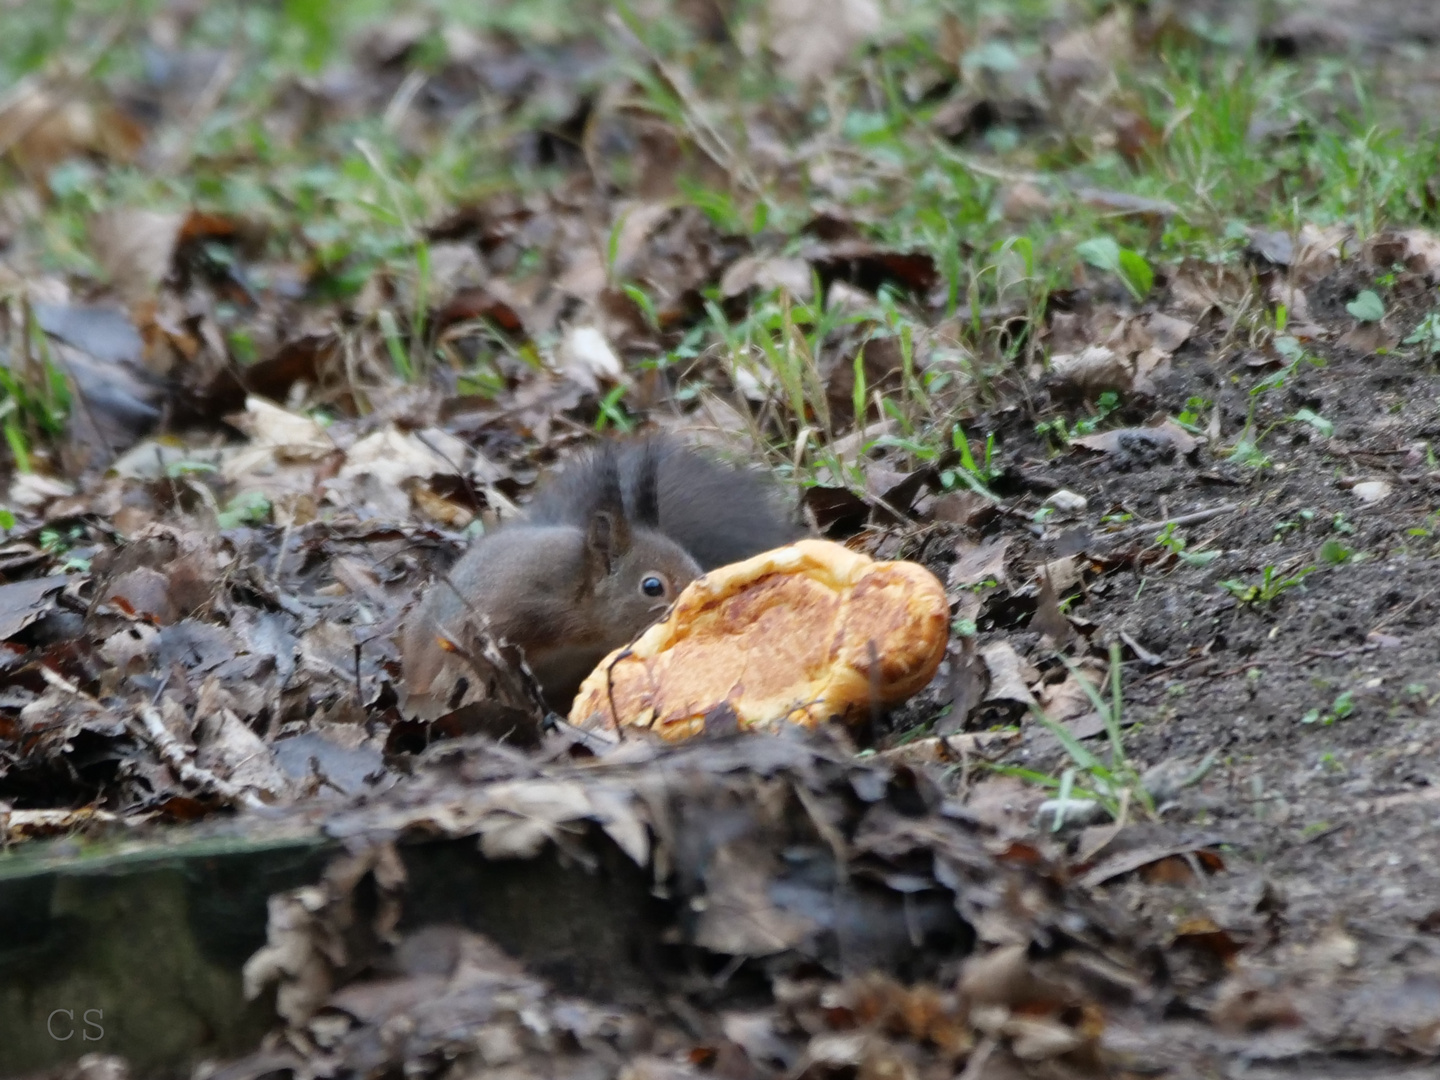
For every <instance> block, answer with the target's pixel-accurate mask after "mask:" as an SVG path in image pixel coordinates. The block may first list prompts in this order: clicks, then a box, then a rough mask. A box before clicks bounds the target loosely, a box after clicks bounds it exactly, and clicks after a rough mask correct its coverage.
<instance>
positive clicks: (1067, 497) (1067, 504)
mask: <svg viewBox="0 0 1440 1080" xmlns="http://www.w3.org/2000/svg"><path fill="white" fill-rule="evenodd" d="M1045 505H1046V506H1053V507H1054V508H1055V511H1056V512H1057V513H1060V514H1067V515H1075V514H1083V513H1084V512H1085V508H1086V507H1087V506H1089V505H1090V502H1089V500H1088V499H1086V498H1085V496H1084V495H1079V494H1076V493H1075V492H1073V491H1069V490H1067V489H1066V488H1061V489H1060V490H1059V491H1056V492H1053V493H1052V494H1051V495H1050V497H1049V498H1047V499H1046V500H1045Z"/></svg>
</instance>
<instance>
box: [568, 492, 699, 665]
mask: <svg viewBox="0 0 1440 1080" xmlns="http://www.w3.org/2000/svg"><path fill="white" fill-rule="evenodd" d="M585 553H586V563H587V569H588V572H587V575H586V576H587V578H588V581H587V590H586V591H587V593H588V595H587V597H585V599H588V600H590V601H591V602H592V603H593V605H594V607H593V610H594V612H595V613H596V616H597V618H598V620H599V621H600V623H601V624H602V625H603V626H604V636H605V638H606V646H607V647H608V648H617V647H619V646H620V645H623V644H624V643H625V642H626V641H629V640H630V639H631V638H632V637H634V636H636V635H637V634H639V633H640V631H642V630H644V629H645V627H647V626H649V625H650V624H651V623H652V622H654V621H655V620H656V619H658V618H659V617H660V616H661V614H663V613H664V611H665V609H666V608H668V607H669V606H670V605H671V604H672V603H674V602H675V598H676V597H677V596H679V595H680V592H681V590H683V589H684V588H685V586H686V585H688V584H690V582H692V581H694V580H695V579H696V578H697V577H699V576H700V566H699V564H698V563H696V562H695V560H694V559H693V558H691V556H690V554H689V553H688V552H686V550H685V549H684V548H682V547H681V546H680V545H679V544H677V543H675V541H673V540H671V539H670V538H669V537H667V536H666V535H665V534H664V533H661V532H659V531H657V530H655V529H651V528H647V527H645V526H642V525H636V524H635V523H633V522H631V521H630V520H628V519H627V518H626V517H624V516H623V515H621V514H615V513H612V512H611V511H609V510H596V511H594V512H593V513H592V514H591V515H590V523H589V526H588V528H587V529H586V533H585Z"/></svg>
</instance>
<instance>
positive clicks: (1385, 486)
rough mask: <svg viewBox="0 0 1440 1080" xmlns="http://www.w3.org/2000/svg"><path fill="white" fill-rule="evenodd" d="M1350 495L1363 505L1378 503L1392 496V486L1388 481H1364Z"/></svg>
mask: <svg viewBox="0 0 1440 1080" xmlns="http://www.w3.org/2000/svg"><path fill="white" fill-rule="evenodd" d="M1350 493H1351V494H1352V495H1354V496H1355V497H1356V498H1357V499H1359V500H1360V501H1361V502H1363V503H1377V502H1379V501H1380V500H1381V499H1383V498H1385V496H1386V495H1389V494H1390V484H1389V482H1388V481H1386V480H1362V481H1360V483H1358V484H1356V485H1355V486H1354V487H1352V488H1351V489H1350Z"/></svg>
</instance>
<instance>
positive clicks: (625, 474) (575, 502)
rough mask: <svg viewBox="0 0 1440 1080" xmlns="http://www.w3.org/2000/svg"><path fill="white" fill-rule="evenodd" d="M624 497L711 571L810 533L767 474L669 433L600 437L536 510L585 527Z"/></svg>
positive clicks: (630, 511) (632, 511) (639, 517)
mask: <svg viewBox="0 0 1440 1080" xmlns="http://www.w3.org/2000/svg"><path fill="white" fill-rule="evenodd" d="M617 503H619V504H620V505H621V506H623V509H624V513H625V515H626V517H627V519H628V520H629V521H630V522H631V523H633V524H635V525H639V526H641V527H645V528H652V529H654V528H658V529H659V530H660V531H661V532H662V533H664V534H665V535H666V536H668V537H670V538H671V539H672V540H674V541H675V542H676V543H678V544H679V545H680V546H681V547H683V548H685V549H686V550H687V551H688V552H689V553H690V554H691V556H692V557H693V558H694V559H695V561H696V562H697V563H699V564H700V567H701V569H703V570H713V569H714V568H715V567H717V566H724V565H726V564H727V563H732V562H738V561H740V560H741V559H747V558H749V557H750V556H751V555H758V554H759V553H760V552H762V551H768V550H769V549H770V548H774V547H780V546H781V545H783V544H788V543H790V542H791V541H793V540H796V539H798V538H799V537H800V536H802V535H803V532H804V531H803V530H802V529H801V528H800V527H799V525H798V523H797V520H796V518H795V515H793V514H788V513H786V512H785V511H784V510H783V509H782V508H781V500H780V496H779V493H778V492H777V491H776V490H775V488H774V486H773V485H772V484H770V483H768V482H767V480H766V479H764V478H762V477H760V476H758V475H757V474H755V473H754V472H751V471H748V470H744V469H736V468H731V467H730V466H727V465H723V464H721V463H720V462H718V461H714V460H712V459H711V458H709V457H708V456H706V455H704V454H702V453H700V452H698V451H695V450H692V449H690V448H689V447H686V446H684V445H682V444H681V443H679V442H677V441H676V440H674V439H671V438H667V437H665V436H650V437H647V438H643V439H635V440H630V441H618V440H610V441H606V442H602V443H599V444H598V445H596V446H595V447H594V448H592V449H591V450H589V451H587V452H586V453H585V454H584V455H582V456H581V457H578V458H577V459H575V460H574V461H572V462H570V463H568V464H567V465H565V466H564V467H563V468H561V470H560V471H559V473H558V474H557V475H556V476H555V477H554V479H553V480H551V482H550V483H548V484H546V485H545V486H544V488H543V489H542V490H541V492H540V493H539V494H538V495H537V496H536V497H535V501H534V502H532V503H531V504H530V512H529V515H528V516H529V518H530V520H531V521H532V522H535V523H536V524H543V525H562V524H568V525H579V526H581V527H584V525H585V523H586V522H587V521H588V520H589V519H590V516H591V514H593V513H594V512H595V511H596V510H603V509H613V508H614V507H615V506H616V504H617Z"/></svg>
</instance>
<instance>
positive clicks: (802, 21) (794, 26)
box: [769, 0, 881, 83]
mask: <svg viewBox="0 0 1440 1080" xmlns="http://www.w3.org/2000/svg"><path fill="white" fill-rule="evenodd" d="M769 13H770V29H771V34H772V36H771V40H770V48H771V49H773V50H774V52H775V55H776V56H778V57H779V58H780V67H781V70H782V71H783V72H784V73H785V77H786V78H788V79H791V80H793V81H794V82H797V83H806V82H810V81H812V80H815V81H818V80H823V79H828V78H830V77H831V76H832V75H834V74H835V73H836V72H837V71H838V70H839V69H840V67H841V65H843V64H844V63H845V62H846V61H847V60H848V59H849V58H850V55H851V54H852V53H853V52H854V51H855V49H856V48H858V47H859V46H860V45H861V44H862V43H864V42H865V41H867V40H869V39H870V38H871V37H872V36H873V35H875V34H876V33H878V32H879V30H880V26H881V14H880V6H879V4H878V3H876V0H769Z"/></svg>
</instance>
